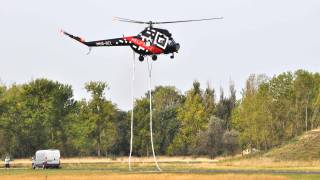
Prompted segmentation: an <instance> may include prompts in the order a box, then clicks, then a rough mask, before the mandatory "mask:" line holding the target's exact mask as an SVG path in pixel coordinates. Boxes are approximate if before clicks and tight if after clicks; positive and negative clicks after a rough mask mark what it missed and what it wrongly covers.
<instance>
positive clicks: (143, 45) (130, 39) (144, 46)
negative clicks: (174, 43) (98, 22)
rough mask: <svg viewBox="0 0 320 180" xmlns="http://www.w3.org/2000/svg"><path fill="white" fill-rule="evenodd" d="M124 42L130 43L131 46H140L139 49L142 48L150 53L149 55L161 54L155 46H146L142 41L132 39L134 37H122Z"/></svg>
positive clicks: (160, 50)
mask: <svg viewBox="0 0 320 180" xmlns="http://www.w3.org/2000/svg"><path fill="white" fill-rule="evenodd" d="M123 39H124V40H126V41H130V42H132V43H133V44H135V45H137V46H140V47H143V48H144V49H146V50H148V51H150V52H151V53H153V54H161V53H163V50H162V49H160V48H158V47H156V46H147V45H146V44H145V43H144V41H142V40H140V39H138V38H134V37H124V38H123Z"/></svg>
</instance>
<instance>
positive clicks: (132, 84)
mask: <svg viewBox="0 0 320 180" xmlns="http://www.w3.org/2000/svg"><path fill="white" fill-rule="evenodd" d="M135 59H136V56H135V53H134V52H133V63H132V83H131V97H132V104H131V105H132V106H131V108H132V110H131V130H130V134H131V137H130V154H129V171H131V170H132V169H131V155H132V141H133V110H134V74H135Z"/></svg>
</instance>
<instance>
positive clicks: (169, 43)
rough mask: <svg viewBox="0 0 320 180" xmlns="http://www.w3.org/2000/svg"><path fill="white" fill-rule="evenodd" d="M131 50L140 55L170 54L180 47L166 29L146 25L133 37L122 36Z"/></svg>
mask: <svg viewBox="0 0 320 180" xmlns="http://www.w3.org/2000/svg"><path fill="white" fill-rule="evenodd" d="M124 40H126V41H128V42H129V44H130V46H131V48H132V50H133V51H135V52H136V53H138V54H140V55H155V54H170V53H176V52H178V51H179V49H180V44H179V43H176V42H175V41H174V40H173V38H172V35H171V33H170V32H169V31H168V30H166V29H159V28H153V27H147V28H146V29H144V30H143V31H142V32H141V33H139V34H138V35H137V36H134V37H124Z"/></svg>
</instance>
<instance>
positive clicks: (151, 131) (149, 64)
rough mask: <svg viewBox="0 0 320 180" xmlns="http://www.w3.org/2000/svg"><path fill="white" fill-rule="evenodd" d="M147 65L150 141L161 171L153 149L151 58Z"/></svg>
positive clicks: (153, 152) (154, 158)
mask: <svg viewBox="0 0 320 180" xmlns="http://www.w3.org/2000/svg"><path fill="white" fill-rule="evenodd" d="M147 63H148V72H149V108H150V141H151V149H152V155H153V160H154V162H155V163H156V166H157V169H158V170H159V171H161V168H160V167H159V164H158V161H157V158H156V153H155V151H154V147H153V130H152V94H151V75H152V62H149V58H148V57H147Z"/></svg>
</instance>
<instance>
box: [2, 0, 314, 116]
mask: <svg viewBox="0 0 320 180" xmlns="http://www.w3.org/2000/svg"><path fill="white" fill-rule="evenodd" d="M0 2H1V3H0V4H1V6H0V40H1V43H0V79H1V82H2V83H4V84H5V85H7V86H10V85H12V84H13V83H18V84H21V83H26V82H29V81H31V80H33V79H36V78H48V79H50V80H54V81H59V82H61V83H65V84H69V85H71V86H72V88H73V89H74V97H75V99H82V98H89V94H88V93H87V92H86V90H85V89H84V84H85V83H86V82H88V81H105V82H107V83H108V84H109V86H110V89H109V90H108V91H106V96H107V98H108V99H110V100H112V101H113V102H114V103H115V104H117V105H118V108H120V109H122V110H128V109H130V107H131V80H132V62H133V58H132V50H131V49H130V48H129V47H99V48H95V49H93V51H92V52H91V54H90V55H86V53H87V51H88V48H87V47H86V46H84V45H82V44H80V43H78V42H75V41H73V40H71V39H69V38H67V37H66V36H62V35H61V34H60V33H59V30H60V29H64V30H66V31H68V32H70V33H72V34H75V35H79V36H81V37H84V38H85V39H86V40H89V41H90V40H100V39H109V38H117V37H122V36H123V35H126V36H129V35H137V34H138V33H139V32H140V31H142V30H143V29H144V26H143V25H138V24H129V23H123V22H116V21H113V20H112V18H113V17H115V16H117V17H123V18H130V19H135V20H142V21H149V20H153V21H170V20H184V19H198V18H211V17H221V16H223V17H224V19H223V20H216V21H209V22H193V23H184V24H167V25H161V26H157V27H160V28H166V29H168V30H169V31H170V32H171V33H172V34H173V38H174V39H175V41H177V42H178V43H180V45H181V49H180V51H179V53H178V54H177V55H176V56H175V59H173V60H172V59H170V57H169V56H165V55H163V56H159V57H158V60H157V61H156V62H153V63H152V65H153V71H152V87H155V86H158V85H170V86H175V87H177V88H178V89H179V90H180V91H181V93H184V92H185V91H187V90H188V89H190V88H191V87H192V82H193V81H194V80H198V81H200V83H201V86H202V88H205V87H206V84H208V83H209V84H210V85H211V87H213V88H215V89H216V90H217V94H218V92H219V89H220V87H222V88H223V89H225V91H228V86H229V84H230V81H233V82H234V84H235V86H236V89H237V91H238V97H239V96H240V92H241V90H242V88H243V87H244V84H245V81H246V79H247V78H248V76H249V75H250V74H266V75H268V76H270V77H272V76H274V75H276V74H279V73H282V72H286V71H295V70H297V69H305V70H308V71H311V72H319V68H320V66H319V65H320V1H319V0H304V1H302V0H264V1H262V0H197V1H178V0H177V1H172V0H161V1H149V0H136V1H129V0H127V1H125V0H117V1H112V0H111V1H103V0H68V1H65V0H64V1H63V0H54V1H48V0H28V1H23V0H1V1H0ZM135 73H136V77H135V85H134V96H135V97H136V98H140V97H142V96H143V95H144V94H145V93H146V92H147V90H148V70H147V63H146V62H142V63H141V62H139V61H136V71H135ZM217 97H218V95H217Z"/></svg>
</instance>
